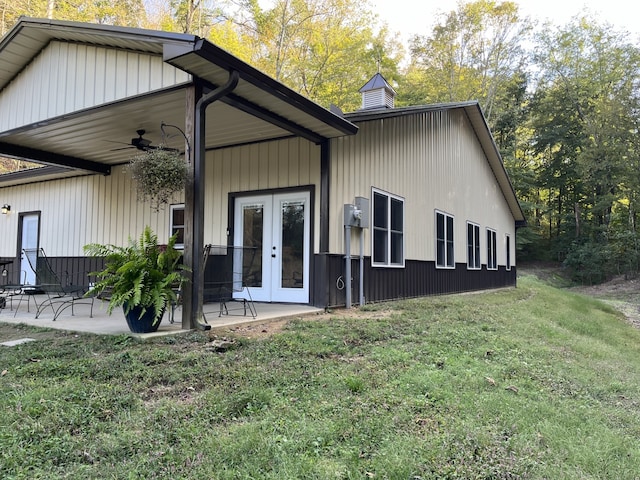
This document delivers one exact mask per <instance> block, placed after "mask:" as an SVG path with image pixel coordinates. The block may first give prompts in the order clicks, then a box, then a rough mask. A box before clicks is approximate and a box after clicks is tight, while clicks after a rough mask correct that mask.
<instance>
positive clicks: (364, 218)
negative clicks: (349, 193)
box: [355, 197, 370, 228]
mask: <svg viewBox="0 0 640 480" xmlns="http://www.w3.org/2000/svg"><path fill="white" fill-rule="evenodd" d="M355 207H356V209H357V210H360V223H359V225H358V226H359V227H360V228H369V217H370V214H369V199H368V198H364V197H356V201H355Z"/></svg>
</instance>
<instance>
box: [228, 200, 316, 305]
mask: <svg viewBox="0 0 640 480" xmlns="http://www.w3.org/2000/svg"><path fill="white" fill-rule="evenodd" d="M309 203H310V194H309V192H293V193H276V194H269V195H257V196H252V197H239V198H237V199H236V202H235V219H234V232H235V233H234V245H235V246H237V247H240V246H241V247H242V249H241V253H240V254H239V255H238V254H235V255H234V268H233V270H234V275H236V277H235V278H236V279H237V278H238V277H237V276H239V275H242V279H243V282H244V284H245V285H246V286H248V287H249V288H250V291H251V296H252V298H253V300H256V301H260V302H290V303H309V248H310V241H311V239H310V225H309V222H310V205H309ZM240 272H242V273H241V274H240ZM239 296H241V295H239Z"/></svg>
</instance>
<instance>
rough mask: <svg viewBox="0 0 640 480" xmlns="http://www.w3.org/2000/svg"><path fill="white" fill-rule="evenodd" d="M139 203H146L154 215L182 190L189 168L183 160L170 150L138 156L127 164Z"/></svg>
mask: <svg viewBox="0 0 640 480" xmlns="http://www.w3.org/2000/svg"><path fill="white" fill-rule="evenodd" d="M129 172H131V178H133V180H134V182H135V183H136V188H137V192H138V199H139V200H141V201H149V202H150V203H151V206H152V207H153V208H154V209H155V210H156V211H157V210H159V209H160V208H162V207H163V206H165V205H166V204H168V203H169V202H170V201H171V199H172V198H173V197H174V195H175V194H176V193H178V192H181V191H183V190H184V188H185V184H186V182H187V180H188V178H189V167H188V165H187V163H186V162H185V161H184V159H183V156H182V155H181V154H179V153H178V152H175V151H172V150H165V149H164V148H155V149H153V150H148V151H146V152H143V153H140V154H139V155H136V156H135V157H133V158H132V159H131V161H130V162H129Z"/></svg>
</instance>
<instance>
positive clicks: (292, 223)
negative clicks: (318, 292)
mask: <svg viewBox="0 0 640 480" xmlns="http://www.w3.org/2000/svg"><path fill="white" fill-rule="evenodd" d="M304 207H305V205H304V202H284V203H283V204H282V212H281V213H282V252H281V255H282V269H281V272H280V275H281V282H282V288H304Z"/></svg>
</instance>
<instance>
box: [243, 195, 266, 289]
mask: <svg viewBox="0 0 640 480" xmlns="http://www.w3.org/2000/svg"><path fill="white" fill-rule="evenodd" d="M242 217H243V218H242V220H243V226H244V228H243V234H242V246H243V247H244V248H243V253H242V279H243V281H244V284H245V285H246V286H248V287H262V244H263V238H264V221H263V217H264V207H263V205H245V206H244V207H243V212H242Z"/></svg>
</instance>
